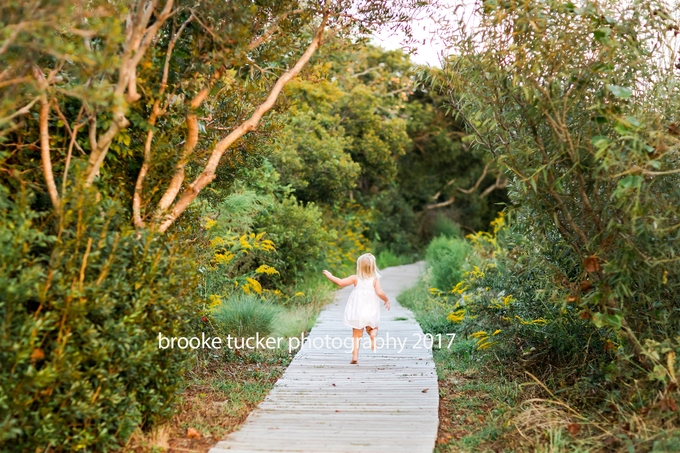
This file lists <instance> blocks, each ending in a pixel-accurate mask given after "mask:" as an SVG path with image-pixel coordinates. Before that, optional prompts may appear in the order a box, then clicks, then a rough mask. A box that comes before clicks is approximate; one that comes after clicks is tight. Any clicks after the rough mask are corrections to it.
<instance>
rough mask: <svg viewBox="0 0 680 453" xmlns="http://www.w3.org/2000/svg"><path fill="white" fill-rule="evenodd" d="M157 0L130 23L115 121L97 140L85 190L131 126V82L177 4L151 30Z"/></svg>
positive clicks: (142, 8) (166, 9) (143, 5)
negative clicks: (115, 142)
mask: <svg viewBox="0 0 680 453" xmlns="http://www.w3.org/2000/svg"><path fill="white" fill-rule="evenodd" d="M156 3H157V2H156V0H152V1H151V2H143V1H140V2H139V5H138V8H137V14H136V18H135V19H134V23H129V25H130V26H129V31H128V39H127V42H126V45H125V52H124V54H123V58H122V62H121V64H120V67H119V69H118V84H117V86H116V89H115V90H114V93H113V94H114V99H115V101H114V107H113V109H112V112H111V113H112V116H113V118H112V121H111V126H110V127H109V129H108V130H107V131H106V132H104V134H102V135H101V136H100V137H99V138H98V139H97V147H96V148H95V149H93V150H92V153H91V154H90V159H89V161H88V166H87V178H86V180H85V187H89V186H91V185H92V183H93V182H94V179H95V178H96V177H97V175H98V174H99V169H100V168H101V166H102V164H103V163H104V158H105V157H106V153H107V152H108V150H109V146H110V145H111V142H112V141H113V139H114V137H115V136H116V135H117V134H118V132H120V131H121V130H122V129H124V128H126V127H127V126H128V124H130V122H129V121H128V119H127V118H126V117H125V110H126V96H125V90H126V88H129V86H130V85H129V81H130V78H131V77H132V76H133V75H134V73H135V68H136V67H137V65H138V64H139V62H140V61H141V59H142V57H143V56H144V53H145V52H146V49H147V48H148V47H149V45H150V44H151V41H152V38H153V36H154V35H155V34H156V33H157V32H158V30H159V28H160V27H161V26H162V25H163V23H164V22H165V20H166V19H167V18H168V17H170V15H171V12H172V6H173V0H167V2H166V3H165V6H164V8H163V10H162V11H161V12H160V14H158V15H157V16H156V21H155V22H154V23H153V25H151V26H150V27H149V28H148V29H147V28H146V25H147V24H148V23H149V20H150V19H151V16H152V14H153V11H154V9H155V7H156Z"/></svg>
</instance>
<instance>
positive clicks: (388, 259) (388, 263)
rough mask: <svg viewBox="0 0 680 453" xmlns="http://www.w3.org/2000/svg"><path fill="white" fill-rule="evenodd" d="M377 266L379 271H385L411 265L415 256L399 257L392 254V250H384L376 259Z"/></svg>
mask: <svg viewBox="0 0 680 453" xmlns="http://www.w3.org/2000/svg"><path fill="white" fill-rule="evenodd" d="M375 261H376V264H377V265H378V268H379V269H385V268H386V267H392V266H401V265H403V264H411V263H412V262H413V261H414V260H413V256H409V255H397V254H396V253H394V252H392V250H382V251H381V252H380V253H378V256H376V257H375Z"/></svg>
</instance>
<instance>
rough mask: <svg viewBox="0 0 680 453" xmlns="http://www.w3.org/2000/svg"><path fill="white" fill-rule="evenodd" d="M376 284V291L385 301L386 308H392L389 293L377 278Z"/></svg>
mask: <svg viewBox="0 0 680 453" xmlns="http://www.w3.org/2000/svg"><path fill="white" fill-rule="evenodd" d="M374 282H375V283H374V286H375V293H376V294H377V295H378V297H379V298H381V299H382V300H383V301H384V302H385V308H387V309H388V310H389V309H390V299H388V297H387V294H385V292H384V291H383V290H382V287H381V286H380V280H378V279H377V278H376V279H375V280H374Z"/></svg>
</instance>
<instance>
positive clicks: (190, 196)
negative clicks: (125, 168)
mask: <svg viewBox="0 0 680 453" xmlns="http://www.w3.org/2000/svg"><path fill="white" fill-rule="evenodd" d="M327 21H328V14H327V13H326V14H324V17H323V19H322V21H321V25H320V26H319V28H318V29H317V31H316V33H315V35H314V38H313V39H312V42H311V43H310V44H309V46H308V47H307V49H306V50H305V52H304V53H303V54H302V56H301V57H300V59H299V60H298V61H297V62H296V63H295V66H293V67H292V68H291V69H290V70H288V71H287V72H285V73H284V74H283V75H281V77H280V78H279V79H278V80H277V81H276V83H275V84H274V86H273V87H272V90H271V92H270V93H269V96H268V97H267V99H266V100H265V101H264V102H263V103H262V104H260V105H259V106H258V107H257V109H255V112H254V113H253V115H252V116H251V117H250V118H249V119H247V120H246V121H244V122H243V123H241V124H240V125H239V126H238V127H236V128H235V129H234V130H233V131H232V132H231V133H230V134H229V135H227V136H226V137H225V138H223V139H222V140H220V141H219V142H218V143H217V145H215V147H214V148H213V151H212V154H211V155H210V158H209V159H208V162H207V164H206V165H205V167H204V169H203V172H202V173H201V174H200V175H199V176H198V177H197V178H196V179H195V180H194V181H193V182H192V183H191V184H190V185H189V187H187V188H186V189H185V190H184V192H183V193H182V195H181V197H180V199H179V200H178V201H177V203H176V204H175V206H174V207H173V208H172V210H171V211H170V212H169V213H168V214H167V215H166V216H165V219H164V220H163V221H162V222H161V223H160V225H158V229H159V231H161V232H164V231H166V230H167V229H168V228H169V227H170V225H172V224H173V223H174V221H175V220H176V219H177V218H178V217H179V216H180V215H181V214H182V213H183V212H184V210H185V209H186V208H187V207H188V206H189V204H190V203H191V202H192V201H193V200H194V199H195V198H196V197H197V196H198V194H199V193H200V192H201V190H203V189H204V188H205V186H207V185H208V184H210V183H211V182H212V181H213V180H214V179H215V170H216V169H217V166H218V165H219V162H220V159H221V158H222V155H223V154H224V152H225V151H226V150H227V149H228V148H229V147H230V146H231V145H233V144H234V143H235V142H236V141H237V140H238V139H239V138H241V137H242V136H243V135H245V134H246V133H248V132H250V131H252V130H255V128H256V127H257V125H258V124H259V122H260V120H261V119H262V116H264V114H265V113H267V112H268V111H269V110H270V109H271V108H272V107H273V106H274V104H275V103H276V100H277V99H278V97H279V94H280V93H281V91H282V90H283V87H284V86H285V85H286V84H287V83H288V82H289V81H290V80H292V79H293V78H294V77H295V76H297V75H298V74H299V73H300V71H301V70H302V68H303V67H304V66H305V65H306V64H307V62H308V61H309V59H310V58H311V57H312V55H313V54H314V52H316V50H317V49H318V48H319V46H320V45H321V39H322V37H323V34H324V31H325V28H326V23H327Z"/></svg>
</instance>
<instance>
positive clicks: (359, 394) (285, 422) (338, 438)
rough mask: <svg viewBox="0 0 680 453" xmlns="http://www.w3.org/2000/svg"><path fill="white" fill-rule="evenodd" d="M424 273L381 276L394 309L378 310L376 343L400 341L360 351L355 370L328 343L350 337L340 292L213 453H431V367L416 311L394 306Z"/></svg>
mask: <svg viewBox="0 0 680 453" xmlns="http://www.w3.org/2000/svg"><path fill="white" fill-rule="evenodd" d="M421 271H422V264H420V263H417V264H412V265H408V266H398V267H393V268H389V269H386V270H384V271H383V279H382V282H381V283H382V286H383V289H384V290H385V292H386V293H387V295H388V296H389V298H390V301H391V304H392V310H391V311H389V312H388V311H387V310H385V309H383V310H382V313H381V322H380V330H379V338H381V339H383V341H384V340H385V339H390V338H391V339H395V340H397V342H392V343H389V342H388V343H387V344H384V346H383V348H381V349H378V350H376V351H375V352H372V351H370V350H368V349H362V350H361V353H360V354H359V364H358V365H350V364H349V362H350V359H351V354H350V350H349V349H348V348H345V347H340V348H337V347H333V345H332V344H331V343H328V341H329V339H333V338H342V339H344V338H347V337H349V336H351V331H350V329H348V328H346V327H345V326H343V324H342V313H343V310H344V307H345V303H346V301H347V297H348V295H349V292H350V291H351V288H346V289H344V290H342V291H338V295H337V297H336V300H335V302H334V303H333V304H331V305H329V306H328V307H327V308H326V309H324V310H323V311H322V312H321V313H320V314H319V317H318V320H317V324H316V325H315V326H314V328H313V329H312V331H311V332H310V335H309V337H308V339H307V343H306V344H305V346H304V347H303V348H302V349H301V350H300V352H298V353H297V355H296V356H295V358H294V359H293V361H292V362H291V364H290V366H289V367H288V369H287V370H286V372H285V373H284V375H283V376H282V377H281V379H279V380H278V382H277V383H276V385H275V386H274V388H273V389H272V391H271V392H270V393H269V395H268V396H267V397H266V398H265V400H264V401H263V402H262V403H260V405H259V406H258V408H257V409H256V410H254V411H253V412H252V413H251V414H250V415H249V416H248V419H247V420H246V421H245V423H244V424H243V426H242V427H241V429H240V430H239V431H236V432H234V433H231V434H230V435H229V436H227V438H226V439H224V440H222V441H221V442H219V443H218V444H217V445H215V447H213V448H212V449H211V450H210V453H226V452H229V453H254V452H306V453H309V452H333V453H345V452H346V453H350V452H362V453H366V452H390V453H399V452H404V453H420V452H427V453H430V452H432V449H433V448H434V442H435V437H436V434H437V426H438V423H439V419H438V406H439V389H438V386H437V375H436V372H435V368H434V362H433V360H432V354H431V351H430V350H429V349H426V348H423V344H422V338H423V332H422V330H421V329H420V326H419V325H418V324H417V323H416V322H415V320H414V318H413V314H412V313H411V312H410V311H409V310H407V309H405V308H403V307H401V306H400V305H399V304H398V303H397V301H396V296H397V294H399V293H400V292H401V291H402V290H404V289H406V288H408V287H410V286H413V285H414V284H415V283H416V281H417V277H418V275H419V274H420V272H421ZM327 337H328V338H327ZM367 337H368V336H367V335H365V336H364V338H367ZM419 338H420V339H421V342H420V348H419V349H418V348H417V347H418V344H417V340H418V339H419ZM338 341H339V340H336V344H338ZM398 341H401V342H402V343H401V344H400V343H399V342H398ZM322 343H323V344H322ZM362 344H363V343H362ZM378 344H379V345H380V340H379V341H378Z"/></svg>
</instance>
